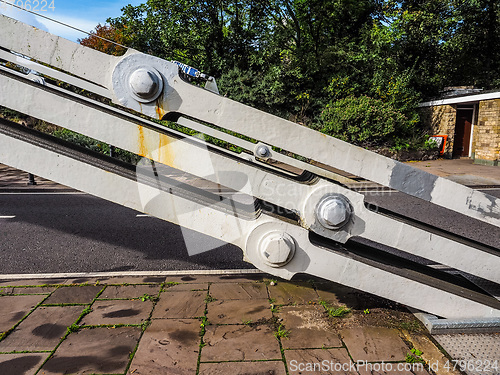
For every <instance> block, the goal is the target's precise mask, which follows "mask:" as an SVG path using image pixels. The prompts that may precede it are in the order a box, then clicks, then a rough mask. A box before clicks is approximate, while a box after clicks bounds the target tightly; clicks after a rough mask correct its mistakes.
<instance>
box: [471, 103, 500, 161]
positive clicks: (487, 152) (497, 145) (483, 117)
mask: <svg viewBox="0 0 500 375" xmlns="http://www.w3.org/2000/svg"><path fill="white" fill-rule="evenodd" d="M473 136H474V139H473V143H474V148H473V152H474V162H475V163H478V164H487V165H498V164H499V159H500V99H493V100H485V101H481V102H479V111H478V115H477V126H475V129H474V135H473Z"/></svg>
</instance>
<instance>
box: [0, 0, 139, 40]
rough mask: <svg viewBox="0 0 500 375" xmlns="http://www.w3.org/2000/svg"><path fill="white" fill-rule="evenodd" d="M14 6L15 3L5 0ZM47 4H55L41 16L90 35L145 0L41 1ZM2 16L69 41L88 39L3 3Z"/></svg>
mask: <svg viewBox="0 0 500 375" xmlns="http://www.w3.org/2000/svg"><path fill="white" fill-rule="evenodd" d="M3 1H7V2H8V3H12V2H13V1H14V0H3ZM38 1H39V2H40V4H42V1H47V2H48V3H49V4H50V3H51V1H53V2H54V3H53V7H54V9H53V10H52V9H48V7H47V8H46V9H47V10H46V11H43V12H42V11H38V12H37V13H38V14H41V15H44V16H46V17H50V18H53V19H56V20H58V21H60V22H63V23H66V24H69V25H72V26H74V27H76V28H79V29H82V30H85V31H91V30H93V29H94V28H95V27H96V25H97V24H98V23H101V24H104V23H105V22H106V19H107V18H109V17H117V16H119V15H121V8H123V7H124V6H126V5H127V4H132V5H139V4H141V3H144V2H146V0H104V1H103V0H100V1H98V0H85V1H74V0H72V1H70V0H38ZM21 2H22V3H23V4H28V3H30V4H31V6H33V4H35V0H17V1H16V3H17V4H20V3H21ZM40 8H41V6H40ZM0 13H3V14H5V15H7V16H9V17H12V18H16V19H18V20H20V21H22V22H25V23H29V24H31V25H33V26H36V27H39V28H41V29H44V30H46V31H49V32H51V33H53V34H56V35H59V36H62V37H64V38H66V39H70V40H73V41H76V40H77V39H78V38H84V37H85V36H86V35H85V34H83V33H80V32H78V31H75V30H72V29H69V28H66V27H64V26H62V25H58V24H56V23H54V22H51V21H48V20H46V19H44V18H41V17H37V16H35V15H33V14H30V13H27V12H24V11H21V10H18V9H16V8H12V7H11V6H8V5H7V4H5V3H1V2H0Z"/></svg>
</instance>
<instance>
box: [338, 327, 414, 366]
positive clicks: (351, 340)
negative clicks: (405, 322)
mask: <svg viewBox="0 0 500 375" xmlns="http://www.w3.org/2000/svg"><path fill="white" fill-rule="evenodd" d="M340 334H341V336H342V339H343V341H344V343H345V344H346V346H347V347H348V348H349V353H350V354H351V356H352V359H353V360H354V361H368V362H377V361H378V362H380V361H385V362H388V361H404V360H405V359H406V355H407V354H408V353H409V352H410V349H409V348H408V346H407V345H406V344H405V343H404V341H403V340H402V339H401V337H400V336H399V332H398V331H397V330H396V329H391V328H384V327H361V328H350V329H344V330H341V332H340Z"/></svg>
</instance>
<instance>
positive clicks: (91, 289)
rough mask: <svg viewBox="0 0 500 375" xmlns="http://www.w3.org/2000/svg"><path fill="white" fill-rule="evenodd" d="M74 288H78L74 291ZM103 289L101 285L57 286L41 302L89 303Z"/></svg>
mask: <svg viewBox="0 0 500 375" xmlns="http://www.w3.org/2000/svg"><path fill="white" fill-rule="evenodd" d="M74 288H78V290H76V291H75V289H74ZM102 289H103V286H102V285H87V286H78V287H61V288H58V289H57V290H56V291H55V292H54V293H52V295H51V296H50V297H49V298H47V299H46V300H45V301H44V302H43V303H44V304H45V305H47V304H60V303H66V304H68V303H82V304H87V303H91V302H92V301H93V300H94V298H95V297H96V296H97V294H98V293H99V292H100V291H101V290H102Z"/></svg>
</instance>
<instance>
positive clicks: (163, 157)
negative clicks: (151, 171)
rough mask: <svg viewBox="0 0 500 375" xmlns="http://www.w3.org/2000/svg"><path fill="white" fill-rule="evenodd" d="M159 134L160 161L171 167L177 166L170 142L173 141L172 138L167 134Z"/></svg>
mask: <svg viewBox="0 0 500 375" xmlns="http://www.w3.org/2000/svg"><path fill="white" fill-rule="evenodd" d="M158 136H159V142H158V161H159V162H160V163H162V164H165V165H168V166H170V167H175V165H174V160H175V154H174V152H173V150H172V146H171V144H170V143H171V142H172V138H170V137H169V136H167V135H165V134H158Z"/></svg>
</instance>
